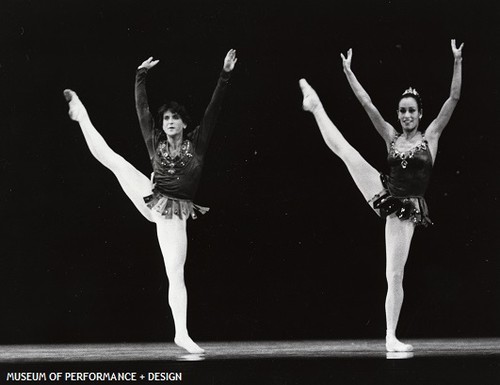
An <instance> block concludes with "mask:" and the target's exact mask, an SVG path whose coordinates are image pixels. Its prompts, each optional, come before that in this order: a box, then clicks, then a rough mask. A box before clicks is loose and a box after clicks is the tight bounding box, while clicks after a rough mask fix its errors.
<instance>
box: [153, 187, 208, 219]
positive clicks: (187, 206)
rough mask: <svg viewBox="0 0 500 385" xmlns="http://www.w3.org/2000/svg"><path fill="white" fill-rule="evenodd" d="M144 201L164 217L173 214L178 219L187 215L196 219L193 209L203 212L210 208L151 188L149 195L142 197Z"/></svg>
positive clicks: (169, 217)
mask: <svg viewBox="0 0 500 385" xmlns="http://www.w3.org/2000/svg"><path fill="white" fill-rule="evenodd" d="M144 202H145V203H146V205H147V206H148V207H149V208H150V209H151V210H155V211H156V212H158V213H160V214H161V216H162V217H164V218H165V219H172V216H173V215H175V216H177V217H179V218H180V219H184V218H186V219H187V218H189V217H191V218H193V219H196V218H197V216H196V212H195V211H197V212H199V213H200V214H205V213H206V212H207V211H208V210H210V208H208V207H203V206H200V205H197V204H195V203H193V202H192V201H190V200H185V199H178V198H173V197H170V196H167V195H164V194H162V193H161V192H159V191H156V190H153V193H152V194H151V195H148V196H147V197H144Z"/></svg>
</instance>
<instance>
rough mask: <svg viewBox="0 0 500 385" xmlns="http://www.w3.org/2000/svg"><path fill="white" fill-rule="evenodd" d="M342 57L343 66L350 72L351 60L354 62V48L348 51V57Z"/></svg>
mask: <svg viewBox="0 0 500 385" xmlns="http://www.w3.org/2000/svg"><path fill="white" fill-rule="evenodd" d="M340 57H341V58H342V65H343V66H344V70H350V69H351V60H352V48H349V51H347V57H345V56H344V54H343V53H341V54H340Z"/></svg>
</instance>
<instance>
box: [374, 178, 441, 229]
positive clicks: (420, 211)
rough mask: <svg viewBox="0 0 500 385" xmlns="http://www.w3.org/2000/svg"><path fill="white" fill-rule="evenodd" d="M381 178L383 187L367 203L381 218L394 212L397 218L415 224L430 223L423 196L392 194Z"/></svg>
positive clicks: (425, 224) (424, 224) (423, 224)
mask: <svg viewBox="0 0 500 385" xmlns="http://www.w3.org/2000/svg"><path fill="white" fill-rule="evenodd" d="M381 179H382V183H383V185H384V189H383V190H382V191H381V192H380V193H378V194H375V196H374V197H373V198H372V199H370V200H369V201H368V204H369V205H370V206H372V208H373V209H374V210H375V212H376V213H377V214H378V215H379V216H380V217H381V218H386V217H387V216H389V215H391V214H396V216H397V217H398V218H399V219H401V220H409V221H412V222H413V223H415V225H417V226H428V225H432V221H431V219H430V218H429V209H428V208H427V203H426V202H425V199H424V197H418V196H417V197H395V196H392V195H391V193H390V191H389V189H388V188H387V186H386V184H385V181H384V178H383V176H382V177H381Z"/></svg>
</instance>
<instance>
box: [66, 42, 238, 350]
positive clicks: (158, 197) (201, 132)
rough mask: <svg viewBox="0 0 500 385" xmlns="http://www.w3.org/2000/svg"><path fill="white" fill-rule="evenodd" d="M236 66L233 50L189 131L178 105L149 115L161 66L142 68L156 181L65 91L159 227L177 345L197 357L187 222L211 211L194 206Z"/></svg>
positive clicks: (144, 127)
mask: <svg viewBox="0 0 500 385" xmlns="http://www.w3.org/2000/svg"><path fill="white" fill-rule="evenodd" d="M236 61H237V58H236V51H235V50H233V49H231V50H229V52H228V53H227V55H226V57H225V59H224V65H223V69H222V71H221V73H220V77H219V79H218V82H217V86H216V88H215V91H214V93H213V95H212V98H211V100H210V103H209V104H208V107H207V108H206V110H205V114H204V116H203V119H202V121H201V123H200V124H199V125H198V126H197V127H196V128H194V129H193V130H189V132H188V131H187V130H186V129H187V128H188V123H189V117H188V115H187V114H186V110H185V108H184V107H183V106H181V105H179V104H178V103H176V102H171V103H169V104H166V105H163V106H161V107H160V108H159V111H158V120H157V121H155V120H154V118H153V115H152V114H151V112H150V110H149V105H148V100H147V94H146V86H145V83H146V74H147V72H148V71H149V70H150V69H151V68H152V67H154V66H155V65H156V64H158V62H159V61H158V60H153V58H149V59H147V60H146V61H144V62H143V63H142V64H141V65H140V66H139V67H138V69H137V71H136V82H135V83H136V87H135V97H136V109H137V114H138V117H139V122H140V126H141V131H142V134H143V137H144V140H145V142H146V146H147V149H148V153H149V156H150V160H151V163H152V168H153V175H152V177H151V179H150V178H148V177H146V176H145V175H144V174H142V173H141V172H139V171H138V170H137V169H136V168H135V167H134V166H132V165H131V164H130V163H129V162H128V161H126V160H125V159H124V158H123V157H122V156H120V155H119V154H117V153H115V152H114V151H113V150H112V149H111V148H110V147H109V146H108V144H107V143H106V142H105V140H104V138H103V137H102V136H101V134H100V133H99V132H98V131H97V130H96V129H95V127H94V126H93V124H92V122H91V120H90V117H89V115H88V113H87V111H86V109H85V107H84V105H83V104H82V102H81V101H80V99H79V98H78V96H77V94H76V93H75V92H74V91H72V90H65V91H64V96H65V98H66V100H67V101H68V103H69V116H70V118H71V119H72V120H75V121H76V122H78V123H79V125H80V128H81V130H82V133H83V136H84V138H85V141H86V143H87V145H88V147H89V150H90V152H91V153H92V155H93V156H94V157H95V158H96V159H97V160H98V161H99V162H100V163H102V164H103V165H104V166H105V167H107V168H108V169H109V170H111V171H112V172H113V174H114V175H115V176H116V178H117V179H118V182H119V183H120V186H121V187H122V189H123V191H124V192H125V194H126V195H127V196H128V197H129V199H130V200H131V201H132V203H133V204H134V205H135V207H136V208H137V209H138V210H139V212H140V213H141V214H142V215H143V216H144V217H145V218H146V219H147V220H149V221H150V222H153V223H155V224H156V232H157V236H158V242H159V244H160V249H161V252H162V255H163V259H164V263H165V269H166V272H167V277H168V281H169V289H168V303H169V305H170V309H171V310H172V316H173V319H174V326H175V338H174V342H175V343H176V344H177V345H178V346H179V347H181V348H183V349H185V350H187V351H188V352H189V353H194V354H201V353H204V349H202V348H201V347H199V346H198V345H197V344H196V343H195V342H194V341H193V340H192V339H191V337H190V336H189V333H188V330H187V291H186V285H185V282H184V264H185V261H186V252H187V234H186V221H187V219H188V218H189V217H192V218H196V213H195V211H197V212H200V213H205V212H206V211H207V210H208V208H205V207H201V206H198V205H196V204H194V203H193V198H194V195H195V192H196V189H197V186H198V183H199V181H200V177H201V170H202V167H203V161H204V156H205V153H206V151H207V148H208V143H209V140H210V137H211V135H212V132H213V129H214V127H215V123H216V119H217V115H218V113H219V111H220V109H221V104H222V99H223V96H224V93H225V90H226V88H227V84H228V81H229V78H230V74H231V72H232V71H233V69H234V66H235V64H236Z"/></svg>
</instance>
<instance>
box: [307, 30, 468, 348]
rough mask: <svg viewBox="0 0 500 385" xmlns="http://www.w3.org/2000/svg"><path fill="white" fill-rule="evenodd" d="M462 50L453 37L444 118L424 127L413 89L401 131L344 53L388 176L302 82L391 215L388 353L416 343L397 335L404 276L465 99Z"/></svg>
mask: <svg viewBox="0 0 500 385" xmlns="http://www.w3.org/2000/svg"><path fill="white" fill-rule="evenodd" d="M462 48H463V44H461V45H460V47H458V48H457V46H456V43H455V40H454V39H453V40H451V49H452V52H453V56H454V67H453V76H452V81H451V89H450V95H449V97H448V99H447V100H446V101H445V103H444V104H443V106H442V108H441V110H440V112H439V114H438V116H437V117H436V118H435V119H434V120H433V121H432V122H431V124H430V125H429V126H428V127H427V128H426V129H422V128H421V127H420V123H421V119H422V114H423V110H422V102H421V98H420V95H419V94H418V92H417V91H416V90H415V89H413V88H408V89H407V90H406V91H404V93H403V94H402V96H401V97H400V98H399V102H398V109H397V116H398V120H399V123H400V125H401V131H402V132H398V131H397V130H396V129H395V128H394V127H393V126H392V125H391V124H389V123H388V122H387V121H385V120H384V118H383V117H382V115H381V114H380V112H379V111H378V110H377V108H376V107H375V106H374V105H373V103H372V101H371V98H370V96H369V95H368V93H367V92H366V91H365V90H364V89H363V87H362V86H361V84H360V83H359V81H358V80H357V79H356V76H355V75H354V73H353V72H352V70H351V61H352V49H349V51H348V52H347V55H346V56H344V55H343V54H341V58H342V64H343V69H344V73H345V75H346V77H347V80H348V82H349V84H350V86H351V88H352V90H353V92H354V94H355V95H356V97H357V99H358V100H359V102H360V103H361V105H362V106H363V108H364V109H365V111H366V112H367V114H368V116H369V117H370V120H371V121H372V123H373V125H374V126H375V128H376V130H377V132H378V133H379V134H380V135H381V136H382V138H383V139H384V141H385V144H386V147H387V152H388V156H387V161H388V166H389V173H388V174H381V173H380V172H379V171H377V170H376V169H375V168H373V167H372V166H371V165H370V164H369V163H368V162H367V161H366V160H365V159H363V157H362V156H361V155H360V154H359V153H358V151H356V150H355V149H354V147H352V146H351V145H350V144H349V143H348V142H347V141H346V139H345V138H344V137H343V136H342V134H341V133H340V131H339V130H338V129H337V127H336V126H335V125H334V124H333V122H332V121H331V120H330V118H329V117H328V115H327V113H326V112H325V110H324V108H323V105H322V103H321V101H320V99H319V97H318V95H317V93H316V92H315V91H314V89H313V88H312V87H311V86H310V85H309V84H308V83H307V81H306V80H305V79H301V80H300V81H299V85H300V88H301V90H302V94H303V109H304V110H305V111H309V112H311V113H312V114H313V116H314V118H315V120H316V123H317V125H318V126H319V129H320V131H321V134H322V136H323V139H324V140H325V142H326V144H327V145H328V147H329V148H330V149H331V150H332V151H333V152H334V153H335V154H336V155H337V156H338V157H339V158H340V159H342V161H343V162H344V164H345V165H346V167H347V169H348V171H349V173H350V174H351V177H352V178H353V179H354V182H355V184H356V186H357V187H358V188H359V190H360V192H361V194H362V195H363V197H364V198H365V200H366V201H367V202H368V203H369V204H370V206H371V207H372V208H373V209H374V210H375V212H376V213H377V214H378V215H379V216H380V217H382V218H385V243H386V279H387V296H386V301H385V314H386V326H387V330H386V333H387V334H386V349H387V351H388V352H408V351H412V350H413V347H412V346H411V345H409V344H405V343H402V342H400V341H399V340H398V339H397V338H396V327H397V324H398V319H399V314H400V311H401V306H402V304H403V275H404V267H405V264H406V260H407V258H408V253H409V250H410V244H411V240H412V237H413V233H414V230H415V227H416V226H419V225H421V226H427V225H428V224H430V223H431V220H430V219H429V215H428V209H427V205H426V203H425V200H424V193H425V190H426V188H427V186H428V183H429V178H430V175H431V171H432V166H433V164H434V161H435V159H436V155H437V150H438V141H439V138H440V136H441V133H442V132H443V130H444V128H445V127H446V125H447V124H448V122H449V120H450V118H451V115H452V113H453V111H454V109H455V106H456V105H457V102H458V100H459V98H460V90H461V85H462Z"/></svg>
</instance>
